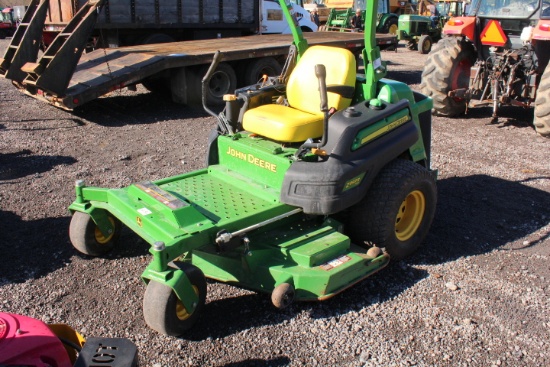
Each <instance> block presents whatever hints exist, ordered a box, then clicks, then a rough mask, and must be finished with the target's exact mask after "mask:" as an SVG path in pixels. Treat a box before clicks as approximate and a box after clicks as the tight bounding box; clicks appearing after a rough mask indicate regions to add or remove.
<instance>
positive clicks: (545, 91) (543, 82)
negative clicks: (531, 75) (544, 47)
mask: <svg viewBox="0 0 550 367" xmlns="http://www.w3.org/2000/svg"><path fill="white" fill-rule="evenodd" d="M534 125H535V129H536V130H537V133H538V134H540V135H542V136H544V137H547V138H549V137H550V63H549V64H548V65H547V66H546V70H545V71H544V73H543V74H542V78H541V79H540V83H539V88H538V90H537V99H536V100H535V120H534Z"/></svg>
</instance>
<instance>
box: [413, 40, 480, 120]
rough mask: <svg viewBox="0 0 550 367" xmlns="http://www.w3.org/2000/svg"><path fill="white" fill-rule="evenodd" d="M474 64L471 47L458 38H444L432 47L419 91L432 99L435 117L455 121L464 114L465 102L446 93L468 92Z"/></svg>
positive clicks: (474, 55)
mask: <svg viewBox="0 0 550 367" xmlns="http://www.w3.org/2000/svg"><path fill="white" fill-rule="evenodd" d="M419 48H420V47H419ZM475 60H476V54H475V50H474V48H473V46H472V44H471V43H470V42H468V41H466V40H464V39H462V38H460V37H445V38H443V39H441V40H440V41H439V42H438V43H436V44H435V45H434V47H433V49H432V51H431V52H430V54H429V55H428V59H427V60H426V65H425V66H424V70H423V71H422V82H421V83H420V88H421V91H422V93H423V94H425V95H427V96H429V97H432V99H433V104H434V110H435V112H436V113H437V114H439V115H441V116H448V117H454V116H458V115H460V114H462V113H464V111H465V110H466V103H467V101H466V100H465V99H463V98H454V97H449V96H448V93H449V92H450V91H451V90H455V89H459V88H468V85H469V82H470V68H471V67H472V65H473V64H474V62H475Z"/></svg>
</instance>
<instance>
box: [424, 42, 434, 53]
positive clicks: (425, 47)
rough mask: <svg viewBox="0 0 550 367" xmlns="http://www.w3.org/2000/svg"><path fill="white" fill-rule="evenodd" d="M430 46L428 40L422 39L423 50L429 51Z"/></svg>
mask: <svg viewBox="0 0 550 367" xmlns="http://www.w3.org/2000/svg"><path fill="white" fill-rule="evenodd" d="M431 47H432V45H431V43H430V42H428V41H427V40H426V41H424V43H423V44H422V49H423V50H424V52H426V53H427V52H428V51H430V48H431Z"/></svg>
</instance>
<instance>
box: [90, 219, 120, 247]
mask: <svg viewBox="0 0 550 367" xmlns="http://www.w3.org/2000/svg"><path fill="white" fill-rule="evenodd" d="M109 222H111V226H112V227H113V230H112V231H111V233H110V234H109V235H108V236H104V235H103V233H102V232H101V231H100V230H99V227H97V226H96V227H95V231H94V234H95V240H96V241H97V243H99V244H101V245H105V244H106V243H108V242H109V241H110V240H112V239H113V236H114V235H115V229H114V228H115V220H114V219H113V218H112V217H109Z"/></svg>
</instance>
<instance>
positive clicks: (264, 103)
mask: <svg viewBox="0 0 550 367" xmlns="http://www.w3.org/2000/svg"><path fill="white" fill-rule="evenodd" d="M280 3H281V7H282V8H283V11H284V13H285V16H286V17H287V20H290V21H289V24H291V26H293V25H294V22H293V21H292V16H291V14H290V12H289V11H288V7H287V5H286V3H285V1H284V0H280ZM367 6H368V7H369V9H368V11H367V14H371V15H372V16H371V19H367V20H366V27H365V48H364V49H363V52H362V59H363V60H364V64H365V74H357V67H356V59H357V58H356V56H355V55H353V54H352V53H351V52H350V51H349V50H346V49H343V48H337V47H328V46H312V47H308V45H307V42H306V41H305V39H304V38H303V37H302V33H301V31H300V29H299V28H297V27H294V26H293V28H292V32H293V38H294V42H293V46H292V47H291V52H290V56H289V58H288V60H287V65H285V69H284V71H283V75H281V76H279V77H277V78H270V79H269V80H268V81H267V82H264V83H263V84H261V85H260V84H259V85H253V86H249V87H245V88H242V89H240V90H237V91H236V92H235V94H234V95H226V96H224V100H225V101H226V107H225V109H224V111H223V112H222V113H220V114H215V113H214V112H212V111H211V110H209V109H208V107H207V106H206V104H205V103H204V101H205V98H204V97H203V104H204V107H205V109H206V110H207V111H208V112H209V113H211V114H212V115H214V116H215V117H216V118H217V120H218V127H217V129H216V130H215V131H213V133H212V134H211V136H210V138H209V149H208V152H207V155H208V158H207V159H208V167H207V168H205V169H202V170H199V171H195V172H190V173H185V174H181V175H178V176H175V177H170V178H166V179H162V180H158V181H154V182H151V181H144V182H139V183H136V184H133V185H130V186H129V187H127V188H122V189H104V188H95V187H87V186H85V184H84V183H83V182H82V181H77V183H76V200H75V201H74V202H73V203H72V204H71V206H70V208H69V209H70V211H71V212H72V213H73V218H72V221H71V225H70V238H71V242H72V243H73V245H74V247H75V248H76V249H77V250H79V251H80V252H83V253H84V254H88V255H92V256H99V255H102V254H104V253H105V252H107V251H109V250H111V249H112V248H113V246H114V245H115V243H116V242H117V239H118V238H119V234H120V230H121V225H122V224H124V225H126V226H127V227H129V228H130V229H131V230H133V231H134V232H136V233H137V234H138V235H139V236H140V237H142V238H143V239H144V240H145V241H147V242H148V243H149V244H150V245H151V249H150V252H151V254H152V261H151V263H150V264H149V266H147V268H146V269H145V271H144V272H143V274H142V275H141V277H142V279H143V280H144V282H145V283H146V284H147V289H146V292H145V297H144V301H143V312H144V317H145V321H146V322H147V324H148V325H149V326H150V327H151V328H153V329H155V330H157V331H158V332H161V333H164V334H168V335H181V334H182V333H184V332H185V331H186V330H188V329H189V328H190V327H191V326H192V325H193V324H194V323H195V322H196V320H197V318H198V316H199V315H200V313H201V310H202V308H203V306H204V303H205V298H206V281H205V277H208V278H211V279H214V280H217V281H220V282H226V283H229V284H234V285H238V286H241V287H243V288H247V289H251V290H255V291H261V292H266V293H270V294H271V299H272V302H273V304H274V305H275V307H278V308H284V307H286V306H288V305H289V304H290V303H291V302H292V301H294V300H296V301H314V300H324V299H327V298H330V297H332V296H334V295H335V294H338V293H339V292H342V291H343V290H345V289H346V288H348V287H350V286H352V285H354V284H355V283H357V282H359V281H361V280H363V279H365V278H366V277H368V276H370V275H371V274H374V273H375V272H377V271H378V270H380V269H382V268H383V267H385V266H386V265H387V264H388V262H389V260H390V257H394V258H403V257H405V256H407V255H410V254H411V253H412V252H414V251H415V250H416V249H417V248H418V246H419V245H420V244H421V242H422V241H423V240H424V238H425V236H426V234H427V232H428V230H429V227H430V225H431V222H432V219H433V216H434V212H435V207H436V199H437V193H436V191H437V189H436V173H435V171H432V170H430V140H431V112H430V111H431V108H432V101H431V99H430V98H427V97H426V96H424V95H422V94H420V93H416V92H413V91H411V90H410V89H409V87H407V86H406V85H405V84H403V83H400V82H396V81H392V80H388V79H384V76H385V74H386V65H385V63H383V62H382V61H381V58H380V50H379V49H378V47H376V46H375V39H374V36H375V25H376V7H377V4H376V1H373V2H369V3H368V5H367ZM222 57H223V55H220V54H219V53H218V54H216V55H215V56H214V58H213V59H214V61H213V63H212V65H211V67H210V69H209V71H208V72H207V74H206V76H205V77H204V79H203V85H206V83H208V81H209V76H210V75H211V74H212V73H213V71H214V70H215V68H216V65H217V62H218V61H219V60H220V58H222ZM203 94H204V93H203Z"/></svg>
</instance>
